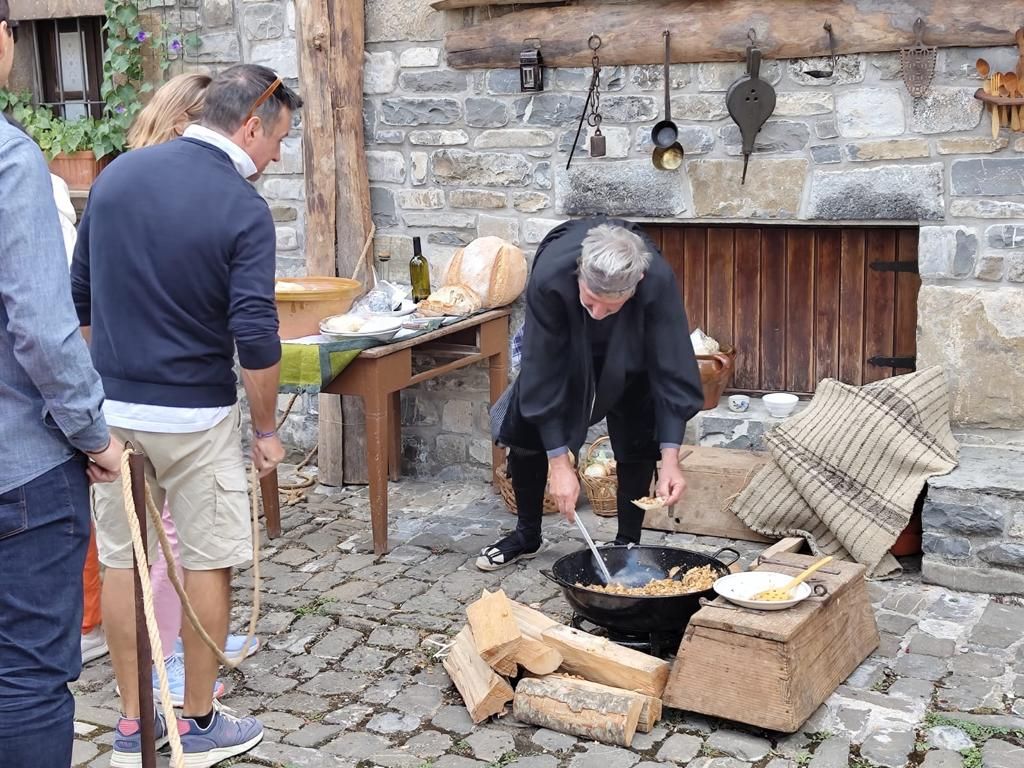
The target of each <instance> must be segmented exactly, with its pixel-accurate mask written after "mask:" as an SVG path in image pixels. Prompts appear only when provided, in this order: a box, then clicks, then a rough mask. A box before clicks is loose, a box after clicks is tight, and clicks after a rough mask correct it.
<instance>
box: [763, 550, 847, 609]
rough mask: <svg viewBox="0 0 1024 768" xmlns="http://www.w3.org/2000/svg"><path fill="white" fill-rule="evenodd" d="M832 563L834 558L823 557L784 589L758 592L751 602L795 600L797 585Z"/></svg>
mask: <svg viewBox="0 0 1024 768" xmlns="http://www.w3.org/2000/svg"><path fill="white" fill-rule="evenodd" d="M831 562H832V557H831V556H829V557H823V558H822V559H821V560H819V561H818V562H816V563H815V564H814V565H812V566H811V567H810V568H808V569H807V570H805V571H804V572H803V573H801V574H800V575H799V576H796V577H795V578H794V579H793V580H792V581H790V582H789V583H788V584H786V585H785V586H784V587H775V588H774V589H765V590H762V591H761V592H758V593H757V594H756V595H754V596H753V597H751V598H750V599H751V600H764V601H768V602H779V603H781V602H785V601H786V600H792V599H793V590H794V589H795V588H796V586H797V585H799V584H802V583H803V581H804V579H806V578H807V577H808V576H810V575H811V574H812V573H814V572H815V571H816V570H818V569H819V568H821V567H822V566H823V565H828V564H829V563H831Z"/></svg>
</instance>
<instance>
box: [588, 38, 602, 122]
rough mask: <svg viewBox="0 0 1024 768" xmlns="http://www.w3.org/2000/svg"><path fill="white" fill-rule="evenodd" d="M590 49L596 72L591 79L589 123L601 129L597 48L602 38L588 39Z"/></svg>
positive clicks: (599, 71) (599, 64) (599, 67)
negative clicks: (592, 53)
mask: <svg viewBox="0 0 1024 768" xmlns="http://www.w3.org/2000/svg"><path fill="white" fill-rule="evenodd" d="M587 45H588V46H589V47H590V50H592V51H593V52H594V55H593V56H591V58H590V65H591V66H592V67H593V70H594V74H593V76H592V77H591V79H590V112H589V114H587V125H589V126H591V127H593V128H596V129H598V132H600V130H601V109H600V107H601V59H600V58H598V55H597V50H598V49H599V48H600V47H601V38H600V37H598V36H597V35H591V36H590V40H588V41H587Z"/></svg>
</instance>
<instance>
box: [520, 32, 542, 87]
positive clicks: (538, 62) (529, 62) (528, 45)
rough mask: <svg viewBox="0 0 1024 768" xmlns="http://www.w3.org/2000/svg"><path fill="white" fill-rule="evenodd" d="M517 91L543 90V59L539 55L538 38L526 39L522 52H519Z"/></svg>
mask: <svg viewBox="0 0 1024 768" xmlns="http://www.w3.org/2000/svg"><path fill="white" fill-rule="evenodd" d="M534 43H536V45H534ZM519 90H521V91H543V90H544V59H543V58H541V55H540V38H538V37H528V38H527V39H526V40H524V41H523V50H522V51H520V52H519Z"/></svg>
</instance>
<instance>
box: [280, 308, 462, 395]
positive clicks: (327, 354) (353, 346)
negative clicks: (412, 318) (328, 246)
mask: <svg viewBox="0 0 1024 768" xmlns="http://www.w3.org/2000/svg"><path fill="white" fill-rule="evenodd" d="M465 319H467V318H465V317H445V318H436V321H435V322H431V323H430V324H429V325H428V326H427V327H426V328H424V329H423V330H421V331H418V332H416V333H413V334H409V335H407V336H403V337H402V338H401V339H397V341H406V340H408V339H412V338H415V337H416V336H422V335H423V334H425V333H430V332H431V331H436V330H437V329H438V328H440V327H441V326H442V325H451V324H452V323H457V322H458V321H459V320H465ZM390 343H393V342H382V341H375V340H373V339H349V340H346V341H325V342H324V343H322V344H295V343H289V342H287V341H284V342H282V343H281V383H280V386H279V390H280V391H281V392H283V393H285V394H292V393H296V392H310V393H314V394H315V393H319V392H320V390H322V389H323V387H324V386H326V385H327V384H330V383H331V382H332V381H333V380H334V379H335V377H336V376H337V375H338V374H339V373H341V372H342V371H343V370H345V366H347V365H348V364H349V363H351V362H352V361H353V360H355V359H356V358H357V357H359V353H360V352H362V351H363V350H364V349H370V348H371V347H379V346H382V345H384V344H390Z"/></svg>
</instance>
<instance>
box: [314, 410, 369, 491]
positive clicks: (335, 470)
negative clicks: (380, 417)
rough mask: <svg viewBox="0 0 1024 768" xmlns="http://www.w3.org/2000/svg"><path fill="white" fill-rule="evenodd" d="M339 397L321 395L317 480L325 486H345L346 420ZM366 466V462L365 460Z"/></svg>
mask: <svg viewBox="0 0 1024 768" xmlns="http://www.w3.org/2000/svg"><path fill="white" fill-rule="evenodd" d="M341 403H342V398H341V397H340V396H339V395H320V397H319V402H318V406H317V408H318V413H319V420H320V437H319V440H320V447H319V448H318V449H317V458H316V463H317V479H318V480H319V481H320V482H321V483H323V484H324V485H331V486H340V485H344V484H345V462H344V455H345V454H344V444H345V443H344V440H345V438H344V430H345V419H344V416H343V414H342V410H341ZM364 464H365V460H364Z"/></svg>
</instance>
